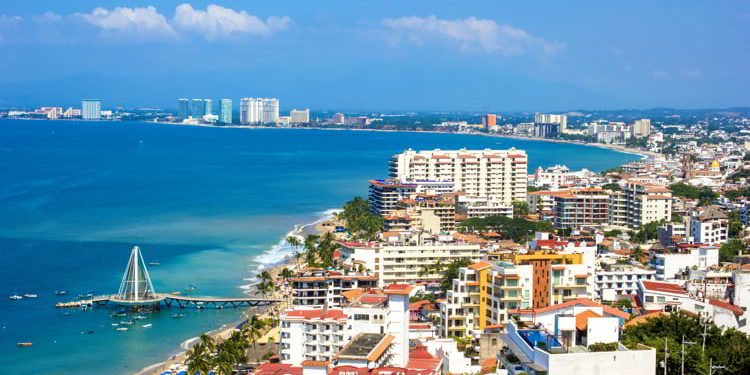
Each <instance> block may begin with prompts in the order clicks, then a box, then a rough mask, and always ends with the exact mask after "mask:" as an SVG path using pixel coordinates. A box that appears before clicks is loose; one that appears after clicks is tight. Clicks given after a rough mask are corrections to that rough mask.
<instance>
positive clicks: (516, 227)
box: [456, 216, 554, 242]
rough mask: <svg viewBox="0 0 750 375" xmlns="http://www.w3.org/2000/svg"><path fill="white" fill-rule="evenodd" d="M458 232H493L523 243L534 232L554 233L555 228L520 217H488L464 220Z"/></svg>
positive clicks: (546, 222)
mask: <svg viewBox="0 0 750 375" xmlns="http://www.w3.org/2000/svg"><path fill="white" fill-rule="evenodd" d="M456 230H458V231H459V232H462V233H467V232H468V233H471V232H487V231H493V232H497V233H498V234H500V235H502V236H503V237H504V238H508V239H511V240H513V241H515V242H523V241H526V240H527V239H528V238H529V237H530V236H532V235H533V234H534V232H538V231H545V232H552V231H554V227H553V226H552V224H551V223H550V222H548V221H529V220H526V219H524V218H520V217H514V218H508V217H505V216H488V217H484V218H471V219H467V220H464V221H462V222H460V223H458V224H457V225H456Z"/></svg>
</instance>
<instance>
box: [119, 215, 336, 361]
mask: <svg viewBox="0 0 750 375" xmlns="http://www.w3.org/2000/svg"><path fill="white" fill-rule="evenodd" d="M333 212H335V211H334V210H332V209H329V210H325V211H323V216H322V217H321V218H319V219H316V220H314V221H312V222H310V223H306V224H302V225H295V228H294V229H292V230H291V231H289V232H287V234H286V236H284V238H282V239H281V240H280V241H279V243H277V244H276V245H274V246H272V247H271V248H270V249H269V250H268V251H266V252H264V253H262V254H260V255H258V256H257V257H261V256H264V255H266V254H267V253H269V252H273V251H274V250H276V251H278V250H280V249H281V248H282V247H283V246H284V244H286V238H287V237H288V236H298V237H303V238H304V236H305V235H306V234H312V233H317V234H319V235H322V234H323V233H324V232H325V228H324V227H323V226H322V224H323V223H324V222H326V221H328V220H330V219H331V218H333ZM257 257H256V258H254V259H257ZM258 263H259V268H258V271H259V272H258V273H260V272H262V271H261V270H267V271H268V272H270V273H271V276H272V277H273V279H274V282H275V283H276V284H277V286H279V284H281V285H280V287H279V289H277V290H276V291H274V294H273V296H272V297H273V298H288V294H287V293H288V290H285V288H284V286H283V282H281V280H279V274H280V273H281V270H283V269H284V268H287V267H289V266H290V265H291V267H289V268H290V269H292V270H294V269H297V268H300V267H303V266H304V262H300V263H298V264H296V263H295V258H294V257H293V256H289V255H287V256H285V257H284V259H282V260H281V261H277V262H273V263H270V264H263V263H261V262H258ZM255 275H257V274H255ZM244 280H245V281H250V280H248V279H244ZM255 284H257V283H251V284H246V285H243V286H242V287H245V288H246V290H245V291H244V292H243V293H245V294H255V293H254V291H253V289H254V286H255ZM287 289H288V287H287ZM287 304H288V302H284V303H282V304H281V305H280V306H279V307H277V306H256V307H251V308H247V309H245V310H244V314H246V315H247V316H250V315H260V316H266V315H268V316H269V317H270V316H271V315H272V310H274V309H277V310H282V309H283V308H285V307H286V305H287ZM242 322H243V320H241V321H236V322H231V323H226V324H224V325H222V326H220V327H218V328H216V329H213V330H211V331H208V332H205V333H206V334H207V335H209V336H211V337H213V338H219V339H226V338H227V337H229V336H230V335H231V334H232V332H233V331H234V330H235V329H236V327H237V325H239V324H240V323H242ZM270 331H272V329H269V330H268V331H267V332H266V333H265V334H264V336H265V335H267V334H268V333H269V332H270ZM198 339H199V336H195V337H191V338H189V339H187V340H185V341H183V342H181V343H180V344H179V349H177V351H176V352H173V354H170V355H169V357H168V358H167V359H165V360H164V361H162V362H158V363H154V364H150V365H148V366H145V367H143V368H141V369H140V370H138V371H136V372H134V373H133V374H134V375H158V374H161V373H162V372H164V371H166V370H168V369H169V366H172V365H174V364H184V363H185V360H187V353H188V350H190V348H191V347H192V346H193V345H194V344H195V343H196V342H198Z"/></svg>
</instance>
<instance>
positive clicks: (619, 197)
mask: <svg viewBox="0 0 750 375" xmlns="http://www.w3.org/2000/svg"><path fill="white" fill-rule="evenodd" d="M608 194H609V201H608V205H607V224H609V225H610V226H615V227H622V228H627V227H628V196H627V194H625V193H623V192H620V191H610V192H609V193H608Z"/></svg>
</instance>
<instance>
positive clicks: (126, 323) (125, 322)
mask: <svg viewBox="0 0 750 375" xmlns="http://www.w3.org/2000/svg"><path fill="white" fill-rule="evenodd" d="M120 324H122V325H125V326H129V325H133V324H135V322H134V321H132V320H127V321H124V322H120Z"/></svg>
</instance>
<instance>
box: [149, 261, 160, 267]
mask: <svg viewBox="0 0 750 375" xmlns="http://www.w3.org/2000/svg"><path fill="white" fill-rule="evenodd" d="M148 265H149V266H153V267H159V266H160V265H161V264H159V262H149V263H148Z"/></svg>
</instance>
